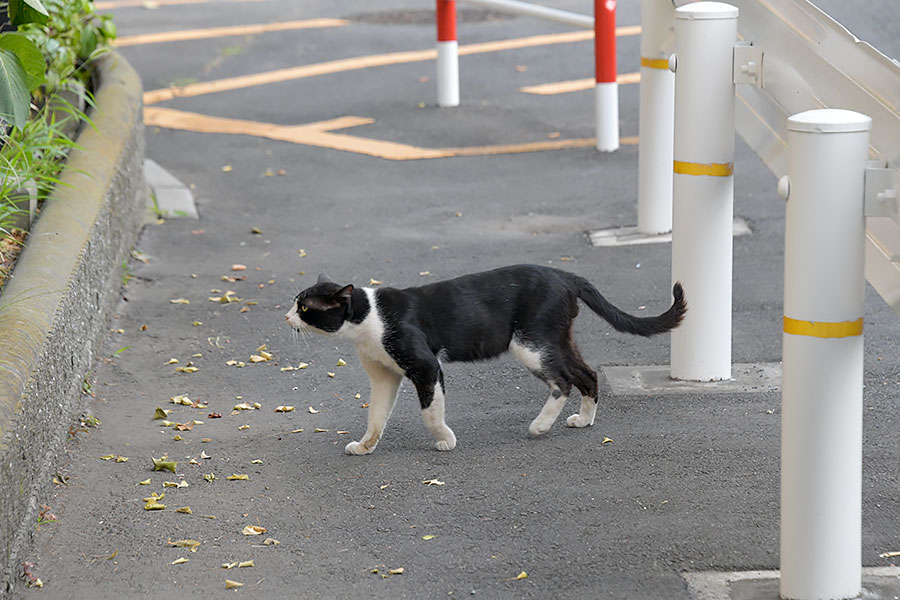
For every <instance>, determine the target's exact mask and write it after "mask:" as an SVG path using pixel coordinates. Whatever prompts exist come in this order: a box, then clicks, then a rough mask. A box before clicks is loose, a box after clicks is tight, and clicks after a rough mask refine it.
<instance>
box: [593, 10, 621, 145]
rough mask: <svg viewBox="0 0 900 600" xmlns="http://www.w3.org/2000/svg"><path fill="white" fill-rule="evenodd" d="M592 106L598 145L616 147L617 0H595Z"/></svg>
mask: <svg viewBox="0 0 900 600" xmlns="http://www.w3.org/2000/svg"><path fill="white" fill-rule="evenodd" d="M594 65H595V70H596V74H597V86H596V87H595V88H594V106H595V115H596V120H597V149H598V150H600V151H601V152H612V151H613V150H616V149H617V148H618V147H619V84H617V83H616V0H594Z"/></svg>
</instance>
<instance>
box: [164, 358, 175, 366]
mask: <svg viewBox="0 0 900 600" xmlns="http://www.w3.org/2000/svg"><path fill="white" fill-rule="evenodd" d="M166 364H167V365H177V364H178V359H177V358H170V359H169V360H168V362H166Z"/></svg>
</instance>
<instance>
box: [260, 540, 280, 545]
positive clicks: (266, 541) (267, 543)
mask: <svg viewBox="0 0 900 600" xmlns="http://www.w3.org/2000/svg"><path fill="white" fill-rule="evenodd" d="M280 543H281V542H279V541H278V540H276V539H275V538H266V539H264V540H263V546H277V545H278V544H280Z"/></svg>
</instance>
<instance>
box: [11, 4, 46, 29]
mask: <svg viewBox="0 0 900 600" xmlns="http://www.w3.org/2000/svg"><path fill="white" fill-rule="evenodd" d="M8 11H9V20H10V22H11V23H12V24H13V25H15V26H16V27H18V26H19V25H25V24H26V23H37V24H39V25H43V24H44V23H46V22H47V19H48V18H49V17H50V13H48V12H47V9H46V8H44V5H43V4H41V0H9V7H8Z"/></svg>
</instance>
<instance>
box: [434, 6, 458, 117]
mask: <svg viewBox="0 0 900 600" xmlns="http://www.w3.org/2000/svg"><path fill="white" fill-rule="evenodd" d="M436 15H437V95H438V106H442V107H449V106H459V44H458V43H457V41H456V0H437V10H436Z"/></svg>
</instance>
